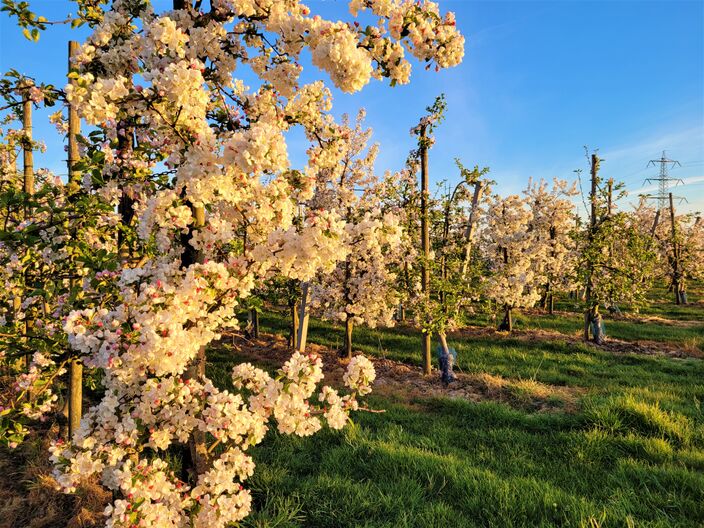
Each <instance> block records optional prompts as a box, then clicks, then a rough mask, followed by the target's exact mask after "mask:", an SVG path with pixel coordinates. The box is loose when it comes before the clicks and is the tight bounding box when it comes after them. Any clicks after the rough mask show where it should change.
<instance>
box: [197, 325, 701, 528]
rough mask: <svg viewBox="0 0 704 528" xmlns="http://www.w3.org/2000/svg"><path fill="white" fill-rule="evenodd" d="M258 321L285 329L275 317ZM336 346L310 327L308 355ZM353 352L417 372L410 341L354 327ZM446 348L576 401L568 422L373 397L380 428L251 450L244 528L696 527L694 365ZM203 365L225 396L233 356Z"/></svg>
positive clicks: (334, 333) (515, 342) (513, 343)
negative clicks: (564, 391) (312, 349)
mask: <svg viewBox="0 0 704 528" xmlns="http://www.w3.org/2000/svg"><path fill="white" fill-rule="evenodd" d="M261 323H262V327H263V329H264V331H270V332H278V333H286V331H287V320H286V318H285V317H283V316H281V315H279V314H276V313H265V314H263V315H262V318H261ZM571 324H572V323H571V322H569V321H567V322H564V321H560V320H557V321H556V325H561V326H562V327H564V328H567V327H569V326H570V325H571ZM624 324H625V322H624ZM633 324H634V325H636V324H638V323H633ZM643 326H646V327H647V326H648V325H643ZM627 328H628V327H627V326H626V327H624V332H627V331H634V330H626V329H627ZM678 330H679V328H678ZM679 337H680V338H682V339H683V340H684V339H685V338H686V336H684V335H679ZM341 339H342V333H341V329H340V328H338V327H336V326H334V325H331V324H329V323H326V322H322V321H318V320H311V325H310V329H309V340H310V341H312V342H316V343H319V344H322V345H328V346H331V347H335V346H339V345H340V344H341ZM354 339H355V343H356V348H357V349H359V350H360V351H363V352H364V353H366V354H369V355H375V356H385V357H388V358H392V359H395V360H398V361H403V362H406V363H410V364H414V365H419V364H420V352H419V346H420V336H419V333H418V332H417V331H415V330H412V329H409V328H401V329H392V330H383V329H379V330H370V329H366V328H358V329H356V330H355V335H354ZM668 339H670V337H662V340H668ZM677 339H678V337H677V336H676V337H675V338H673V341H674V342H677ZM451 345H452V346H455V347H456V348H457V350H458V354H459V364H458V366H459V368H460V369H462V370H463V371H464V372H472V373H488V374H491V375H494V376H501V377H503V378H506V379H508V380H511V381H514V382H517V381H521V380H534V381H538V382H541V383H544V384H549V385H559V386H566V387H575V388H578V390H579V394H580V395H581V396H580V401H579V405H578V410H577V411H576V412H574V413H566V412H549V413H548V412H535V411H531V410H529V409H524V408H515V407H511V406H509V405H508V404H505V403H499V402H494V401H484V402H481V403H470V402H466V401H461V400H454V399H443V398H437V399H429V398H423V399H412V400H410V399H409V398H407V397H406V396H405V395H403V394H395V395H390V396H387V397H381V396H374V395H372V397H371V399H370V403H371V405H372V406H374V407H376V408H383V409H386V411H387V412H386V413H385V414H364V413H360V414H356V415H355V416H354V420H355V423H354V425H353V426H351V427H348V428H347V429H346V430H344V431H342V432H333V431H329V430H324V431H323V432H321V433H320V434H318V435H315V436H313V437H310V438H305V439H302V438H296V437H288V436H282V435H278V434H273V435H271V436H269V437H268V438H267V440H265V442H264V443H263V444H262V445H261V446H258V447H257V448H256V449H254V451H253V453H254V455H255V458H256V460H257V461H258V462H257V463H258V465H257V470H256V472H255V475H254V477H253V479H252V481H251V482H250V483H249V487H250V489H252V490H253V493H254V498H255V507H256V512H255V513H254V514H253V515H252V516H251V517H250V518H248V519H247V520H246V522H245V523H244V526H248V527H274V526H279V527H302V526H306V527H389V528H391V527H409V528H410V527H425V526H427V527H465V526H468V527H469V526H477V527H485V526H491V527H494V526H495V527H519V526H525V527H549V526H550V527H558V526H559V527H581V526H584V527H611V526H615V527H620V526H623V527H629V526H634V527H678V526H682V527H685V526H686V527H690V526H691V527H697V526H704V415H703V414H702V408H701V402H702V401H704V361H702V360H699V359H673V358H668V357H664V356H644V355H633V354H619V355H615V354H611V353H608V352H605V351H602V350H599V349H596V348H593V347H590V346H585V345H583V344H581V343H574V342H569V341H567V340H560V339H555V340H545V341H526V340H522V339H518V338H512V337H506V338H500V337H497V336H491V337H482V338H478V337H471V338H470V337H463V338H454V339H452V340H451ZM209 357H210V359H211V363H210V364H209V375H210V376H212V377H213V379H215V380H216V381H217V382H219V383H220V384H222V385H227V384H228V383H229V381H228V377H229V376H228V374H227V372H228V370H229V368H230V367H231V365H232V363H233V362H234V361H236V360H237V359H238V358H237V357H236V356H234V355H233V352H232V351H231V350H229V349H227V348H224V349H217V350H213V351H212V353H210V354H209Z"/></svg>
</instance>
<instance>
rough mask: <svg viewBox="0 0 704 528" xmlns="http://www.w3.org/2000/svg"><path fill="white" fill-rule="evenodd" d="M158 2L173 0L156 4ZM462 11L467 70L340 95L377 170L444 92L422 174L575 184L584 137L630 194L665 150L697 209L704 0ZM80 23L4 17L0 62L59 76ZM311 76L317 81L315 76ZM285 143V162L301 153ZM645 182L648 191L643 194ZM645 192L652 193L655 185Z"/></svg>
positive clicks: (47, 0) (57, 143) (315, 2)
mask: <svg viewBox="0 0 704 528" xmlns="http://www.w3.org/2000/svg"><path fill="white" fill-rule="evenodd" d="M31 3H32V5H33V6H34V8H35V11H37V12H39V13H40V14H45V16H47V17H48V18H49V19H59V18H62V15H65V14H66V13H67V12H71V11H73V10H74V9H73V8H74V4H72V3H71V2H68V1H67V0H34V1H33V2H31ZM154 4H155V6H156V7H157V8H162V7H163V8H166V7H168V6H169V5H170V2H169V1H166V0H157V1H155V2H154ZM307 4H308V5H309V6H310V7H311V9H312V11H313V12H314V13H319V14H321V15H322V16H325V17H328V18H343V19H349V14H348V12H347V2H346V1H340V0H309V1H308V2H307ZM440 4H441V7H442V9H443V10H452V11H455V12H456V14H457V23H458V26H459V27H460V29H461V30H462V31H463V33H464V34H465V36H466V38H467V46H466V54H465V59H464V62H463V63H462V65H460V66H459V67H457V68H454V69H450V70H447V71H443V72H440V73H435V72H426V71H425V70H423V69H422V68H421V67H420V66H418V65H414V66H416V67H415V68H414V70H413V76H412V81H411V84H410V85H407V86H401V87H396V88H390V87H389V86H388V85H387V84H386V83H379V82H375V83H372V84H371V85H369V86H368V87H367V88H365V89H364V90H363V91H362V92H361V93H357V94H355V95H351V96H350V95H346V94H342V93H340V92H337V91H335V92H334V96H335V108H334V112H335V113H336V114H341V113H343V112H348V113H351V114H354V113H356V111H357V109H358V108H359V107H361V106H364V107H365V108H366V109H367V122H368V124H369V125H370V126H372V127H373V128H374V131H375V140H376V141H378V142H380V144H381V153H380V156H379V160H378V163H377V168H378V170H379V171H383V170H385V169H387V168H388V169H398V168H401V167H402V165H403V162H404V160H405V157H406V155H407V152H408V150H409V149H410V148H412V146H413V139H412V138H411V137H410V135H409V133H408V131H409V129H410V128H411V127H412V126H413V125H414V124H415V123H416V122H417V120H418V118H419V116H420V115H421V114H422V113H423V109H424V108H425V107H426V106H427V105H428V104H430V103H432V101H433V100H434V98H435V96H436V95H437V94H438V93H440V92H445V93H446V95H447V100H448V117H447V120H446V121H445V123H444V124H443V125H442V126H441V127H440V128H439V129H438V131H437V135H436V137H437V142H436V146H435V147H434V148H433V150H432V151H431V154H430V170H431V179H432V180H434V181H440V180H443V179H449V180H456V179H457V177H458V176H457V170H456V169H455V166H454V162H453V159H454V158H455V157H459V158H460V159H461V160H462V161H463V162H464V163H465V165H469V166H471V165H475V164H478V165H482V166H489V167H491V177H492V178H493V179H494V180H496V181H497V182H498V187H497V189H498V190H499V191H500V192H502V193H512V192H518V191H520V190H521V189H522V188H523V187H524V186H525V185H526V183H527V181H528V178H529V177H533V178H541V177H543V178H547V179H551V178H553V177H555V176H557V177H560V178H565V179H574V173H573V170H574V169H578V168H581V169H583V170H584V174H586V173H587V172H588V166H587V160H586V158H585V156H584V148H583V147H584V146H585V145H587V146H589V147H590V148H592V149H594V148H598V149H599V154H600V156H601V157H602V158H604V159H605V161H604V162H603V163H602V175H603V176H604V177H613V178H614V179H616V180H618V181H623V182H625V184H626V187H627V189H628V190H629V191H630V192H631V193H632V194H633V195H637V194H638V193H639V192H642V191H643V188H642V184H643V180H644V179H645V178H646V177H649V176H654V175H655V174H656V171H655V169H653V168H652V167H651V168H649V169H648V168H647V167H646V166H647V163H648V160H650V159H653V158H659V157H660V154H661V153H662V151H663V150H667V153H668V155H669V156H670V157H671V158H674V159H677V160H679V161H680V162H681V163H682V167H681V168H677V169H675V170H674V171H672V175H673V176H676V177H678V178H682V179H683V180H684V181H685V182H686V185H684V186H680V187H679V188H678V189H677V190H676V193H677V194H679V195H683V196H686V197H687V199H688V200H689V204H683V205H682V208H683V209H684V208H686V209H688V210H692V211H694V210H696V211H704V2H702V1H701V0H696V1H677V0H667V1H637V0H612V1H602V2H592V1H579V0H563V1H548V2H535V1H531V0H523V1H502V0H495V1H474V0H449V1H448V0H444V1H443V0H440ZM85 35H86V30H85V29H80V30H73V31H72V30H70V29H68V28H66V27H64V26H53V27H51V28H50V29H49V30H48V31H47V32H45V33H43V34H42V37H41V39H40V41H39V42H38V43H36V44H34V43H30V42H28V41H26V40H25V39H24V38H23V37H22V36H21V34H20V33H19V30H17V29H16V28H15V27H14V26H13V25H12V22H11V21H9V20H8V19H7V17H6V16H3V17H2V22H1V25H0V69H2V70H3V71H5V70H7V69H9V68H16V69H18V70H20V71H21V72H24V73H27V74H30V75H34V76H36V77H38V78H40V79H42V80H45V81H47V82H54V83H56V84H63V82H64V78H65V77H64V75H65V71H66V70H65V68H66V43H65V42H66V40H68V39H69V38H72V39H75V40H81V39H82V38H84V37H85ZM305 78H306V80H309V79H313V78H325V76H324V74H321V73H319V72H316V71H312V72H311V71H310V70H309V72H308V73H307V74H306V77H305ZM36 135H37V136H38V137H44V138H46V139H47V144H48V146H49V149H48V152H47V154H46V155H43V156H38V158H39V162H41V163H43V164H44V165H45V166H48V167H49V168H52V169H54V170H56V171H57V172H59V173H62V172H65V170H64V169H63V167H64V165H63V161H62V159H64V157H63V156H61V155H57V152H61V150H60V149H61V138H59V137H57V136H56V135H55V133H54V132H53V129H52V128H50V127H49V126H48V125H47V124H45V122H44V119H43V118H42V116H41V115H38V116H37V117H36ZM299 145H301V144H300V143H299V142H297V141H295V140H294V141H292V142H291V144H290V155H291V158H292V160H293V161H294V162H296V161H298V160H301V159H302V157H301V155H300V152H296V147H297V146H299ZM645 190H646V191H647V190H648V188H646V189H645ZM651 190H652V188H651Z"/></svg>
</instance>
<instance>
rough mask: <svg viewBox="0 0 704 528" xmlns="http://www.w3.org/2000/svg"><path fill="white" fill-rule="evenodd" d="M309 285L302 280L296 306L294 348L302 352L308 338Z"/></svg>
mask: <svg viewBox="0 0 704 528" xmlns="http://www.w3.org/2000/svg"><path fill="white" fill-rule="evenodd" d="M309 288H310V285H309V284H308V283H307V282H304V283H303V285H302V288H301V302H300V304H299V308H298V341H297V345H298V346H297V347H296V350H298V351H299V352H301V353H303V352H305V351H306V341H307V339H308V319H309V312H310V310H309V309H308V290H309Z"/></svg>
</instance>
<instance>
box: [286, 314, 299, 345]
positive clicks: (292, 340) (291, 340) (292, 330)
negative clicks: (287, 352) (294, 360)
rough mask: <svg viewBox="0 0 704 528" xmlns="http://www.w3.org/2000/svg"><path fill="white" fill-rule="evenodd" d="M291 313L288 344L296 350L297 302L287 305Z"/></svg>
mask: <svg viewBox="0 0 704 528" xmlns="http://www.w3.org/2000/svg"><path fill="white" fill-rule="evenodd" d="M289 310H290V313H291V328H290V333H289V335H288V346H290V347H291V348H292V349H293V350H298V303H293V304H290V305H289Z"/></svg>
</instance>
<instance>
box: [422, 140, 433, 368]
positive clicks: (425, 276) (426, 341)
mask: <svg viewBox="0 0 704 528" xmlns="http://www.w3.org/2000/svg"><path fill="white" fill-rule="evenodd" d="M426 143H427V134H426V128H425V126H423V127H421V130H420V179H421V195H420V215H421V250H422V252H423V263H422V265H421V289H422V291H423V296H424V297H425V300H426V302H429V300H430V269H429V267H428V263H429V262H430V225H429V224H430V222H429V218H428V198H429V196H430V194H429V192H428V146H427V144H426ZM431 337H432V336H431V334H430V332H425V333H423V372H424V373H425V374H426V375H429V374H430V373H431V372H432V369H433V366H432V356H431Z"/></svg>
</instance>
